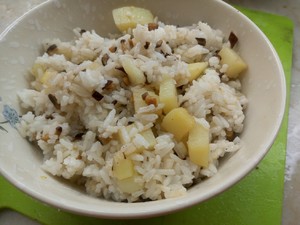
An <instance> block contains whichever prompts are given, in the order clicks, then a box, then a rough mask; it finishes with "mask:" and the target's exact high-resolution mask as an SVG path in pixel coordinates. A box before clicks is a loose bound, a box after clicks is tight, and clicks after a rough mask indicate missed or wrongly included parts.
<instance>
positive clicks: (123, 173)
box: [113, 159, 134, 180]
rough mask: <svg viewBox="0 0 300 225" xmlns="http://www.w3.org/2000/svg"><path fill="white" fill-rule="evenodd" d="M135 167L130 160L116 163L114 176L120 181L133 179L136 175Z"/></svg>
mask: <svg viewBox="0 0 300 225" xmlns="http://www.w3.org/2000/svg"><path fill="white" fill-rule="evenodd" d="M133 166H134V165H133V162H132V161H131V160H130V159H121V160H118V161H116V162H115V163H114V167H113V173H114V176H115V177H116V178H117V179H119V180H123V179H126V178H129V177H132V176H133V174H134V168H133Z"/></svg>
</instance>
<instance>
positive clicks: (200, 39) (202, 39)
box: [196, 38, 206, 46]
mask: <svg viewBox="0 0 300 225" xmlns="http://www.w3.org/2000/svg"><path fill="white" fill-rule="evenodd" d="M196 40H197V43H198V45H202V46H205V45H206V39H205V38H196Z"/></svg>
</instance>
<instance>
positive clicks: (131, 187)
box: [117, 176, 143, 194]
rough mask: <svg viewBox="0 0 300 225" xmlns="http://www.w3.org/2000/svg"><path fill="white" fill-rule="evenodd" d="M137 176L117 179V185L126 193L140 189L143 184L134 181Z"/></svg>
mask: <svg viewBox="0 0 300 225" xmlns="http://www.w3.org/2000/svg"><path fill="white" fill-rule="evenodd" d="M134 179H135V176H132V177H128V178H126V179H123V180H117V185H118V187H119V188H120V189H121V191H123V192H124V193H129V194H132V193H134V192H136V191H138V190H141V189H142V188H143V187H142V185H141V184H139V183H137V182H135V181H134Z"/></svg>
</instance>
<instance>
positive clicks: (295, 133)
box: [0, 0, 300, 225]
mask: <svg viewBox="0 0 300 225" xmlns="http://www.w3.org/2000/svg"><path fill="white" fill-rule="evenodd" d="M44 1H46V0H27V1H22V0H14V1H10V0H0V33H1V32H2V31H3V30H4V29H5V28H6V27H7V26H8V25H9V24H10V23H11V22H13V21H14V20H15V19H17V18H18V17H19V16H21V15H22V14H24V13H25V12H27V11H28V10H30V9H31V8H33V7H34V6H36V5H38V4H40V3H42V2H44ZM226 2H228V3H231V4H235V5H239V6H244V7H248V8H252V9H257V10H262V11H266V12H271V13H276V14H280V15H283V16H287V17H289V18H290V19H292V20H293V21H294V25H295V30H294V47H293V51H294V52H293V68H292V80H291V97H290V106H289V107H290V108H289V128H288V143H287V156H286V173H285V186H284V187H285V190H284V205H283V217H282V224H283V225H288V224H295V223H296V222H297V221H300V213H298V211H299V212H300V206H298V205H299V202H300V176H299V175H300V163H299V164H298V162H300V151H297V150H298V149H297V147H298V146H300V123H298V122H297V121H298V120H297V119H298V118H300V98H297V95H299V93H300V60H299V58H300V31H299V28H300V4H299V0H284V1H283V0H277V1H271V0H265V1H261V0H227V1H226ZM298 207H299V209H298ZM6 224H7V225H10V224H23V225H37V224H38V223H37V222H35V221H32V220H30V219H28V218H25V217H24V216H22V215H20V214H18V213H16V212H13V211H9V210H5V211H2V212H0V225H6Z"/></svg>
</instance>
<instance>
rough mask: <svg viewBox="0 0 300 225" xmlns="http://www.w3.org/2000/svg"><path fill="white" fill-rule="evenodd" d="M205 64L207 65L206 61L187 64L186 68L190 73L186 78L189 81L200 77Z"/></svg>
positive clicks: (205, 66)
mask: <svg viewBox="0 0 300 225" xmlns="http://www.w3.org/2000/svg"><path fill="white" fill-rule="evenodd" d="M207 66H208V62H197V63H191V64H188V70H189V73H190V76H189V77H188V80H189V81H190V82H191V81H193V80H196V79H197V78H198V77H200V75H202V74H203V72H204V70H205V69H206V68H207Z"/></svg>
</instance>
